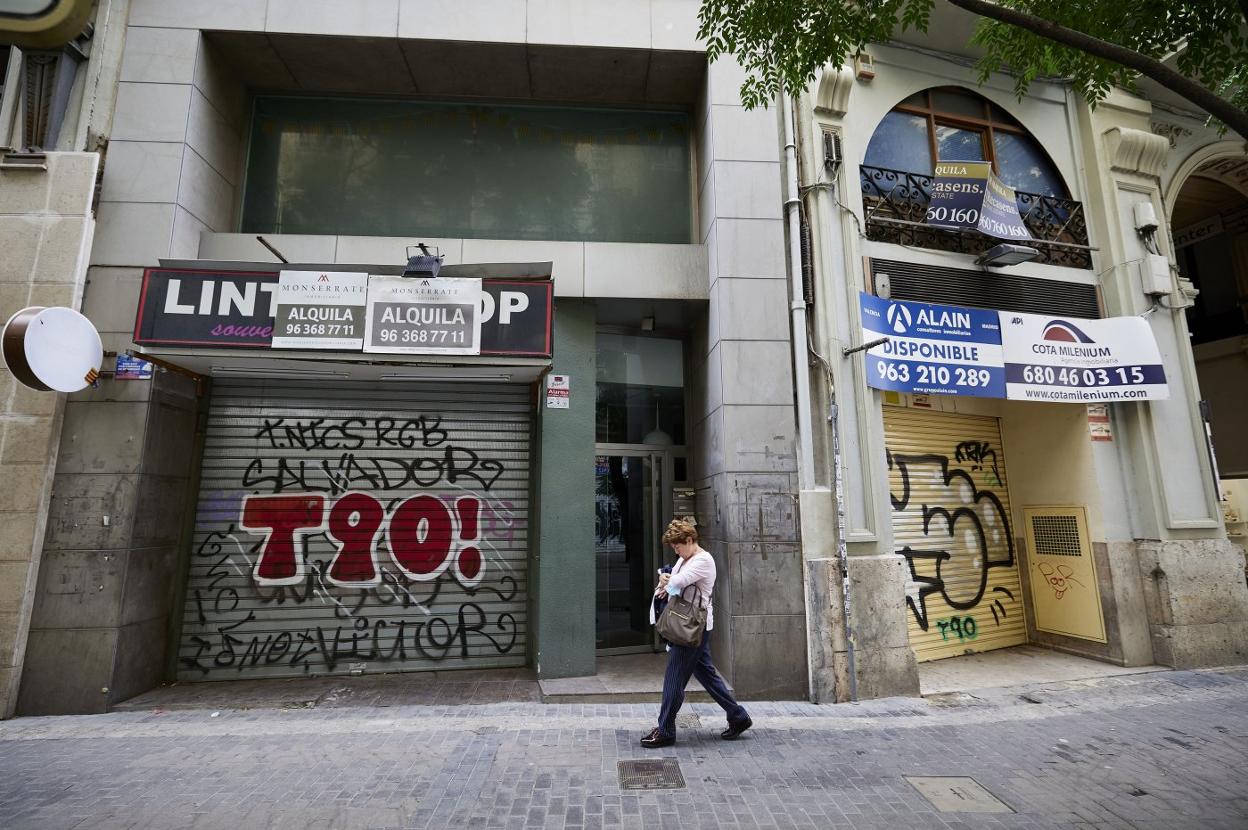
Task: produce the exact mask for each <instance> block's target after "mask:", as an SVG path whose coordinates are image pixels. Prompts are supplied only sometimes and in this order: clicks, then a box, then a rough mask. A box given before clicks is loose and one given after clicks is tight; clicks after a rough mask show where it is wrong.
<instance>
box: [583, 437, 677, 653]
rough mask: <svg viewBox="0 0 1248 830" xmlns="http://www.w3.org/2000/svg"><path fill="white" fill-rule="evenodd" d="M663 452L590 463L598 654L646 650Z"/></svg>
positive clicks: (605, 455) (609, 455) (604, 456)
mask: <svg viewBox="0 0 1248 830" xmlns="http://www.w3.org/2000/svg"><path fill="white" fill-rule="evenodd" d="M664 457H665V453H663V452H655V451H646V450H631V451H629V450H622V451H620V452H612V451H607V450H604V449H603V448H601V447H600V448H599V454H598V455H597V456H595V458H594V479H595V491H594V501H595V507H596V518H595V528H596V531H597V532H596V542H595V545H594V556H595V559H596V566H597V592H596V603H595V612H596V619H597V635H598V636H597V640H598V650H599V651H609V652H629V651H651V650H653V649H654V648H655V646H656V644H657V640H656V638H655V635H654V629H653V628H652V627H651V625H650V597H651V596H652V594H653V591H654V583H655V581H656V570H657V568H658V562H659V561H660V557H659V546H660V544H661V534H662V528H663V525H662V522H663V515H664V510H666V503H667V499H666V493H667V490H668V487H667V486H666V482H665V481H664V466H665V465H664Z"/></svg>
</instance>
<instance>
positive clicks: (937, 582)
mask: <svg viewBox="0 0 1248 830" xmlns="http://www.w3.org/2000/svg"><path fill="white" fill-rule="evenodd" d="M884 434H885V441H886V443H887V446H888V465H889V495H890V499H891V501H892V508H893V545H894V549H895V550H896V551H897V552H898V553H899V554H900V555H901V556H903V557H905V559H906V562H907V563H908V564H909V566H910V579H909V581H908V582H907V585H906V605H907V609H908V610H907V614H908V620H907V621H908V623H909V628H910V644H911V646H913V648H914V653H915V655H916V657H917V658H918V659H919V660H920V661H924V660H938V659H940V658H942V657H953V656H956V655H959V654H969V653H971V652H977V651H989V650H991V649H996V648H1005V647H1007V646H1015V645H1022V644H1023V643H1026V642H1027V626H1026V622H1025V620H1024V618H1023V606H1022V600H1023V592H1022V588H1021V587H1020V585H1019V577H1018V558H1017V556H1016V554H1015V545H1016V544H1017V541H1016V536H1015V532H1014V528H1013V527H1012V524H1011V521H1010V517H1011V513H1010V495H1009V491H1008V489H1007V487H1006V475H1005V454H1004V450H1003V448H1002V446H1001V426H1000V422H999V421H998V420H997V419H996V418H986V417H982V416H977V415H958V414H952V413H946V412H928V411H922V410H916V409H904V408H901V407H895V406H886V407H884Z"/></svg>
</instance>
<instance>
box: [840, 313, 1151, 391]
mask: <svg viewBox="0 0 1248 830" xmlns="http://www.w3.org/2000/svg"><path fill="white" fill-rule="evenodd" d="M860 302H861V308H862V327H863V341H864V342H871V341H873V340H879V339H881V338H887V342H885V343H882V344H880V345H878V346H875V347H873V348H871V349H869V350H868V351H867V355H866V368H867V384H868V385H869V386H871V387H873V388H875V389H883V390H887V391H891V392H907V393H914V394H923V395H965V396H971V397H977V398H1008V399H1010V400H1020V401H1060V402H1068V403H1083V404H1086V403H1101V402H1110V401H1147V400H1163V399H1165V398H1168V397H1169V396H1170V392H1169V389H1168V387H1167V385H1166V373H1165V368H1164V367H1163V365H1162V362H1161V355H1160V352H1159V350H1158V348H1157V341H1156V340H1155V339H1154V338H1153V331H1152V329H1151V328H1149V326H1148V322H1147V321H1145V320H1143V319H1142V318H1140V317H1110V318H1108V319H1103V320H1084V319H1077V320H1073V321H1072V320H1067V319H1062V318H1058V317H1052V316H1048V315H1042V314H1021V313H1015V312H1011V311H993V310H988V309H978V308H963V307H960V306H946V305H933V304H930V303H915V302H903V301H900V300H885V299H881V298H880V297H876V296H873V295H871V294H867V293H866V292H863V293H862V294H861V295H860Z"/></svg>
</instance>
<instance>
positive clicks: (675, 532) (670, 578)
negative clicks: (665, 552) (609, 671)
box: [641, 519, 754, 748]
mask: <svg viewBox="0 0 1248 830" xmlns="http://www.w3.org/2000/svg"><path fill="white" fill-rule="evenodd" d="M663 544H665V545H670V546H671V548H672V550H673V551H675V552H676V555H677V556H678V557H679V559H677V561H676V565H675V567H673V568H672V572H671V573H670V574H661V575H660V576H659V584H658V585H657V586H655V589H654V595H655V596H656V597H662V596H663V595H664V594H666V595H668V596H677V595H680V594H682V593H683V592H684V591H685V589H686V588H692V589H693V591H694V592H695V593H696V595H697V596H700V597H701V602H702V607H703V608H705V609H706V631H704V632H703V634H702V642H701V643H699V644H698V645H696V646H678V645H676V644H674V643H673V644H670V645H668V655H667V673H666V674H664V676H663V705H662V707H661V708H660V709H659V725H658V726H656V727H655V728H654V729H653V730H652V731H651V732H650V734H649V735H647V736H646V737H644V738H642V739H641V745H642V746H644V747H648V748H658V747H664V746H671V745H672V744H674V743H676V713H677V712H679V711H680V707H681V705H682V704H683V703H684V702H685V685H686V684H687V683H688V682H689V678H690V677H696V678H697V679H698V682H699V683H701V684H702V687H703V688H705V689H706V691H707V692H708V693H709V694H710V695H711V697H712V698H714V699H715V702H716V703H718V704H719V705H720V706H722V707H724V712H725V713H727V715H728V728H727V729H725V730H724V731H723V732H721V733H720V735H719V737H721V738H723V739H724V740H726V741H731V740H733V739H734V738H736V737H737V736H738V735H740V734H741V733H742V732H744V731H745V730H747V729H749V728H750V727H751V726H753V725H754V722H753V721H752V720H750V715H749V713H748V712H746V711H745V707H744V706H742V705H741V704H740V703H737V701H736V699H735V698H733V696H732V692H731V691H729V690H728V684H727V683H725V682H724V678H723V676H722V675H721V674H720V673H719V671H718V670H717V669H716V668H715V665H714V664H713V663H712V662H711V641H710V636H711V629H712V628H714V627H715V609H714V606H713V605H712V603H711V592H712V591H714V589H715V560H714V558H712V557H711V555H710V554H709V553H707V552H706V551H705V550H703V548H702V546H701V545H699V544H698V531H697V528H696V527H694V525H693V523H692V522H689V521H686V520H684V519H673V520H672V522H671V523H670V524H669V525H668V526H667V530H666V531H664V533H663Z"/></svg>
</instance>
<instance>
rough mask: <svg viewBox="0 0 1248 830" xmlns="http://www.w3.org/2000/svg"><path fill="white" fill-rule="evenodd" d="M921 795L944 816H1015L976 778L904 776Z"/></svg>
mask: <svg viewBox="0 0 1248 830" xmlns="http://www.w3.org/2000/svg"><path fill="white" fill-rule="evenodd" d="M905 778H906V780H907V781H909V782H910V784H911V785H912V786H913V787H914V788H915V789H916V790H918V791H919V794H920V795H922V796H923V797H924V798H926V799H927V800H928V801H930V802H932V806H933V807H935V808H936V809H937V810H940V811H941V812H942V813H1012V812H1014V811H1013V810H1012V809H1010V807H1009V806H1008V805H1007V804H1005V802H1003V801H1001V800H1000V799H998V798H997V797H996V796H994V795H993V794H992V793H990V792H988V791H987V790H986V789H984V788H983V787H981V786H980V784H979V782H978V781H976V780H975V779H974V778H959V777H955V776H950V775H940V776H931V777H926V778H925V777H919V776H911V775H907V776H905Z"/></svg>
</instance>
